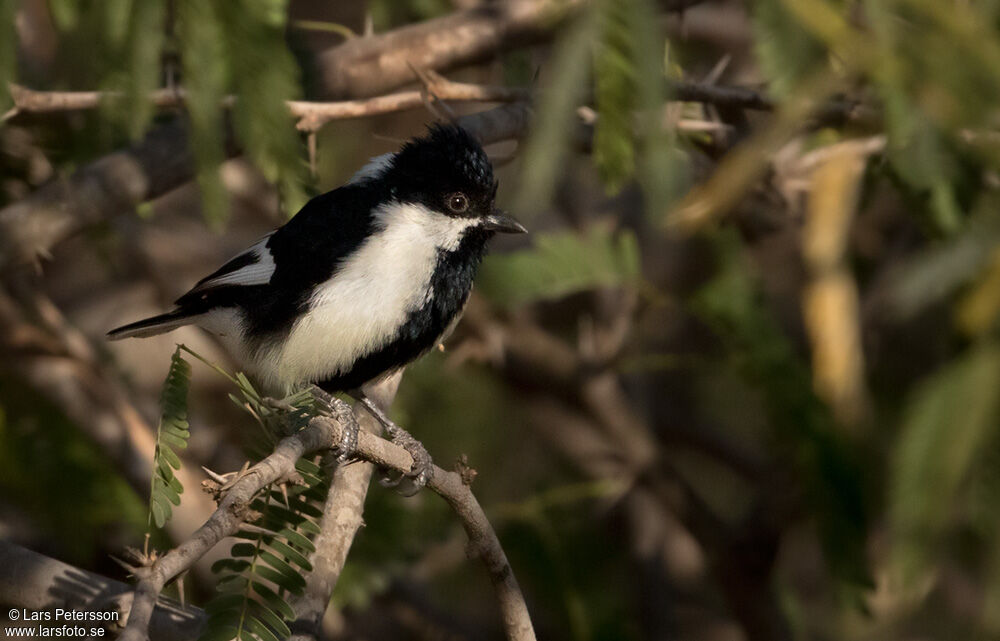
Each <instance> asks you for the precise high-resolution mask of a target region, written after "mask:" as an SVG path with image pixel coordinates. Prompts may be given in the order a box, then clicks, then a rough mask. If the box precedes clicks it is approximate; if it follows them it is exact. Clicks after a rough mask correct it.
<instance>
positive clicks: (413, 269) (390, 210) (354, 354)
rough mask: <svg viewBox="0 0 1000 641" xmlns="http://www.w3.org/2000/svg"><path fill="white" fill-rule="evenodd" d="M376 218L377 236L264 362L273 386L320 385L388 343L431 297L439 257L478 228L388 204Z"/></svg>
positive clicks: (316, 297) (325, 287) (329, 283)
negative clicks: (268, 365) (270, 367)
mask: <svg viewBox="0 0 1000 641" xmlns="http://www.w3.org/2000/svg"><path fill="white" fill-rule="evenodd" d="M376 219H377V225H376V228H377V229H378V231H376V232H375V233H374V234H372V236H371V237H370V238H369V239H368V240H367V241H365V243H364V244H363V245H362V246H361V247H360V248H359V249H358V250H357V251H356V252H355V253H354V254H352V255H351V256H350V257H349V258H348V259H347V260H346V261H345V262H344V263H343V264H342V265H341V266H340V268H339V269H338V270H337V272H336V273H335V274H334V275H333V277H332V278H331V279H330V280H329V281H327V282H326V283H324V284H323V285H321V286H320V287H318V288H317V289H316V291H315V292H314V293H313V295H312V298H311V299H310V309H309V311H308V312H307V313H306V314H305V315H304V316H303V317H302V318H300V319H299V320H298V321H296V323H295V325H294V326H293V327H292V330H291V332H290V334H289V336H288V339H287V340H286V341H285V342H284V343H283V344H281V345H280V346H277V347H275V348H274V351H273V352H272V354H270V355H267V356H265V358H266V360H267V361H270V362H272V363H275V364H276V367H275V368H273V370H271V371H268V372H262V374H263V375H264V376H265V377H266V378H268V379H270V380H269V381H268V382H269V383H270V384H273V385H275V386H277V387H281V388H284V389H286V390H289V389H291V388H293V387H295V386H298V385H301V384H303V383H307V382H318V381H321V380H323V379H324V378H328V377H330V376H332V375H334V374H337V373H344V372H347V371H349V370H350V368H351V366H352V365H353V364H354V362H355V361H356V360H357V359H358V358H359V357H361V356H364V355H366V354H368V353H371V352H373V351H375V350H376V349H378V348H379V347H382V346H384V345H385V344H387V343H389V342H390V341H391V340H392V339H393V338H394V337H395V336H396V333H397V331H398V329H399V328H400V326H401V325H402V324H403V323H404V321H405V320H406V318H407V316H408V315H409V313H410V312H411V311H413V310H416V309H419V308H420V307H422V306H423V305H425V304H427V302H429V301H430V299H431V297H432V296H433V292H432V291H431V289H430V280H431V275H432V273H433V270H434V266H435V264H436V262H437V256H438V250H439V249H444V250H450V249H454V248H455V247H457V246H458V243H459V241H460V240H461V237H462V233H463V232H464V231H465V230H466V229H467V228H468V227H470V226H471V225H473V224H475V221H474V220H470V219H462V218H459V219H455V218H449V217H447V216H444V215H441V214H437V213H434V212H432V211H430V210H428V209H427V208H425V207H423V206H420V205H413V204H391V205H387V206H385V207H383V208H382V209H381V210H379V211H378V212H376ZM268 356H269V357H270V358H268Z"/></svg>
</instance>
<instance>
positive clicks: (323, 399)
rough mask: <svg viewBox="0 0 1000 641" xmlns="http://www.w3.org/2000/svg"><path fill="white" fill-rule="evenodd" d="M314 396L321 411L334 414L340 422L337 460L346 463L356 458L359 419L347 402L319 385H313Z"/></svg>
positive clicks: (330, 414)
mask: <svg viewBox="0 0 1000 641" xmlns="http://www.w3.org/2000/svg"><path fill="white" fill-rule="evenodd" d="M310 391H311V392H312V395H313V398H314V399H316V403H317V405H319V408H320V411H321V412H323V413H325V414H327V415H329V416H332V417H333V418H335V419H337V420H338V421H339V422H340V425H341V427H342V429H343V431H342V432H341V434H340V442H339V443H338V444H337V462H338V463H346V462H348V461H350V460H351V459H353V458H354V455H355V454H357V451H358V431H359V429H360V426H359V425H358V419H357V417H356V416H354V412H353V410H351V408H350V406H349V405H347V403H344V402H343V401H341V400H340V399H338V398H337V397H335V396H333V395H332V394H329V393H328V392H326V391H325V390H323V389H322V388H320V387H319V386H317V385H313V386H312V389H311V390H310Z"/></svg>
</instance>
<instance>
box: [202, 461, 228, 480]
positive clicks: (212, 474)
mask: <svg viewBox="0 0 1000 641" xmlns="http://www.w3.org/2000/svg"><path fill="white" fill-rule="evenodd" d="M201 469H202V470H204V471H205V474H208V476H209V477H211V479H212V480H213V481H215V482H216V483H225V482H226V477H225V476H223V475H222V474H219V473H218V472H213V471H212V470H210V469H208V468H207V467H205V466H204V465H202V466H201Z"/></svg>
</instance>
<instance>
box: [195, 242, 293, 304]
mask: <svg viewBox="0 0 1000 641" xmlns="http://www.w3.org/2000/svg"><path fill="white" fill-rule="evenodd" d="M271 233H274V232H271ZM270 238H271V234H268V235H267V236H264V237H263V238H261V239H260V240H258V241H257V242H256V243H254V244H253V245H251V246H250V247H248V248H247V249H245V250H244V251H243V252H242V253H240V254H239V255H237V256H234V257H233V258H231V259H230V260H234V259H236V258H239V257H241V256H247V255H250V256H253V259H254V262H252V263H250V264H249V265H246V266H244V267H240V268H239V269H237V270H236V271H232V272H229V273H228V274H222V275H221V276H218V277H216V278H212V279H210V280H206V281H205V282H204V283H201V284H200V285H198V286H196V287H195V288H194V289H192V290H191V292H192V293H194V292H200V291H204V290H206V289H211V288H213V287H220V286H222V285H266V284H267V283H269V282H270V281H271V276H272V275H273V274H274V257H272V256H271V250H269V249H268V248H267V247H266V245H267V241H268V240H269V239H270Z"/></svg>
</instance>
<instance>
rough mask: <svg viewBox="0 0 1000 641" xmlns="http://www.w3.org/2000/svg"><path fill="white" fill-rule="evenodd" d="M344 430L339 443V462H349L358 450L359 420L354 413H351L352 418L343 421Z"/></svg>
mask: <svg viewBox="0 0 1000 641" xmlns="http://www.w3.org/2000/svg"><path fill="white" fill-rule="evenodd" d="M341 425H342V426H343V431H342V432H341V433H340V443H338V444H337V462H338V463H347V462H348V461H350V460H351V459H353V458H354V455H355V454H356V453H357V451H358V429H359V427H358V421H357V420H356V419H355V418H354V414H351V415H350V420H347V421H343V422H342V423H341Z"/></svg>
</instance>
